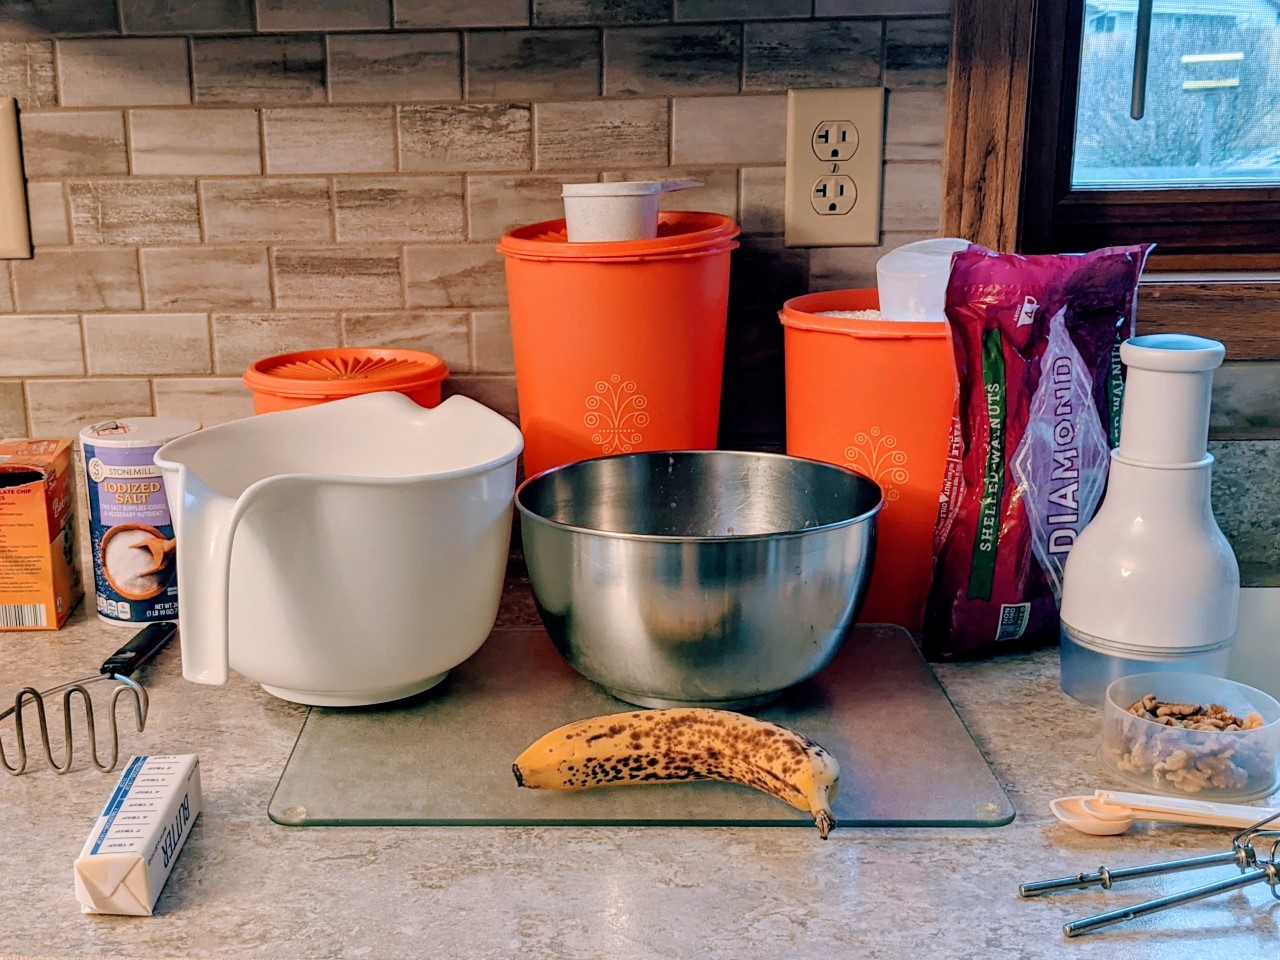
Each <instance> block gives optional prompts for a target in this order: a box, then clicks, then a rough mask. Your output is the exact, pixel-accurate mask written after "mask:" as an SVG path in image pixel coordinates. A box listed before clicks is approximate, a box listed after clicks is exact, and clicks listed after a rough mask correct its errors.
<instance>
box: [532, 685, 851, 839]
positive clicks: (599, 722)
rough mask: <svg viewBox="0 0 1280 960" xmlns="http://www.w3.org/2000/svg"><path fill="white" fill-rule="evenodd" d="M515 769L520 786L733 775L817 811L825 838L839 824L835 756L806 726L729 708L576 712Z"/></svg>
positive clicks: (538, 742) (552, 786)
mask: <svg viewBox="0 0 1280 960" xmlns="http://www.w3.org/2000/svg"><path fill="white" fill-rule="evenodd" d="M511 769H512V771H513V772H514V773H515V775H516V785H517V786H521V787H532V788H534V789H543V790H586V789H589V788H591V787H602V786H611V785H619V786H621V785H625V784H632V783H661V782H669V781H677V780H728V781H730V782H732V783H740V784H744V785H745V786H748V787H755V788H756V789H757V790H763V791H764V792H765V793H768V794H771V795H772V796H775V797H777V798H778V799H779V800H782V801H784V802H786V803H789V804H790V805H791V806H793V807H795V808H796V809H797V810H805V811H808V812H810V813H812V814H813V819H814V822H815V823H816V824H817V826H818V833H819V835H820V836H821V837H822V839H824V840H825V839H826V838H827V834H829V833H830V832H831V828H832V827H834V826H835V825H836V820H835V817H834V816H833V815H832V813H831V804H832V803H834V802H835V799H836V791H837V790H838V789H839V786H840V764H839V763H837V762H836V758H835V757H833V756H831V754H829V753H827V751H826V750H824V749H822V747H820V746H818V744H816V743H814V742H813V741H812V740H810V739H809V738H808V737H806V736H804V735H803V734H800V733H796V732H795V731H794V730H788V729H787V728H786V727H780V726H778V725H777V724H776V723H769V722H768V721H766V720H757V719H756V718H755V717H748V716H745V715H743V714H741V713H733V712H731V711H729V710H711V709H707V708H703V707H678V708H673V709H668V710H638V711H635V712H634V713H615V714H611V715H610V716H606V717H592V718H590V719H587V720H579V721H577V722H575V723H569V724H565V725H564V726H563V727H557V728H556V729H555V730H552V731H551V732H550V733H548V734H545V735H544V736H542V737H541V738H539V739H538V740H536V741H535V742H534V743H532V744H531V745H530V746H529V747H527V748H526V749H525V751H524V752H523V753H522V754H520V756H518V757H516V762H515V763H514V764H512V768H511Z"/></svg>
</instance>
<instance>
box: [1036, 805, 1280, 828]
mask: <svg viewBox="0 0 1280 960" xmlns="http://www.w3.org/2000/svg"><path fill="white" fill-rule="evenodd" d="M1086 802H1088V805H1086ZM1100 803H1101V802H1100V801H1099V800H1098V798H1096V797H1088V796H1084V797H1079V796H1077V797H1058V798H1057V799H1056V800H1050V801H1049V809H1050V811H1052V813H1053V815H1054V816H1055V817H1057V818H1058V819H1059V820H1060V821H1062V822H1063V823H1065V824H1066V825H1067V826H1069V827H1071V828H1073V829H1075V830H1079V831H1080V832H1081V833H1087V834H1090V835H1092V836H1095V837H1114V836H1118V835H1120V834H1122V833H1124V832H1125V831H1126V830H1128V829H1129V828H1130V827H1131V826H1133V825H1134V824H1135V823H1137V822H1138V821H1140V820H1144V821H1148V822H1154V823H1181V824H1186V825H1190V826H1203V827H1248V826H1252V825H1253V824H1254V823H1257V822H1258V821H1259V820H1261V819H1262V818H1263V817H1264V816H1266V814H1267V811H1266V810H1262V809H1258V810H1257V812H1256V813H1254V814H1250V815H1248V817H1247V818H1245V817H1241V816H1239V815H1236V816H1232V817H1228V816H1223V815H1217V816H1215V815H1213V814H1211V813H1199V814H1197V813H1189V812H1188V813H1171V812H1161V811H1157V810H1137V809H1134V808H1133V807H1128V806H1125V805H1123V804H1117V803H1111V802H1108V803H1106V804H1105V807H1106V808H1107V809H1106V811H1105V813H1104V814H1103V815H1099V814H1098V813H1095V812H1094V810H1099V809H1100V807H1099V806H1098V805H1099V804H1100ZM1091 807H1092V809H1090V808H1091Z"/></svg>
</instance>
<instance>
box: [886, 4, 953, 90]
mask: <svg viewBox="0 0 1280 960" xmlns="http://www.w3.org/2000/svg"><path fill="white" fill-rule="evenodd" d="M884 49H885V64H884V85H885V86H886V87H888V88H889V89H892V90H896V89H900V88H902V87H944V86H946V84H947V61H948V59H950V55H951V21H950V20H949V19H947V18H945V17H942V18H938V19H935V20H914V19H901V20H899V19H895V20H887V21H885V32H884Z"/></svg>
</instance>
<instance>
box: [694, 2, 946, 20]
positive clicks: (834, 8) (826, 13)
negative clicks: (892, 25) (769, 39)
mask: <svg viewBox="0 0 1280 960" xmlns="http://www.w3.org/2000/svg"><path fill="white" fill-rule="evenodd" d="M677 2H680V0H677ZM711 2H730V3H732V2H734V0H711ZM813 6H814V11H813V15H814V16H815V17H909V16H922V15H923V16H928V15H929V14H944V15H945V14H948V13H950V12H951V0H814V5H813Z"/></svg>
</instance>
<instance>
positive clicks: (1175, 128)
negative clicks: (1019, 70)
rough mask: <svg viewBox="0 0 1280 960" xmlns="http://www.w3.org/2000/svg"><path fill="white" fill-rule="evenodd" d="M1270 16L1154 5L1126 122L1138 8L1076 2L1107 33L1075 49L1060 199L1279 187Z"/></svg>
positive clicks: (1130, 3) (1212, 1)
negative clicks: (1066, 171)
mask: <svg viewBox="0 0 1280 960" xmlns="http://www.w3.org/2000/svg"><path fill="white" fill-rule="evenodd" d="M1104 10H1105V11H1107V12H1106V13H1105V14H1101V13H1099V12H1097V11H1104ZM1277 10H1280V2H1273V0H1157V2H1156V3H1154V4H1153V9H1152V17H1151V25H1150V31H1151V32H1150V39H1149V42H1148V44H1147V51H1148V59H1147V72H1146V87H1145V97H1144V104H1143V106H1144V110H1143V114H1142V117H1141V119H1137V120H1135V119H1134V118H1133V116H1132V115H1131V110H1130V106H1131V94H1132V91H1133V82H1134V80H1133V77H1134V50H1135V47H1136V46H1137V36H1138V29H1137V16H1138V2H1137V0H1086V3H1085V11H1086V13H1085V16H1086V17H1087V18H1089V19H1091V20H1092V21H1093V22H1096V21H1097V19H1099V18H1100V17H1101V18H1103V19H1106V20H1107V21H1109V22H1110V23H1111V24H1112V25H1113V29H1112V31H1111V32H1108V33H1105V34H1102V35H1099V34H1097V33H1093V32H1089V31H1086V32H1085V33H1084V34H1083V37H1082V40H1081V47H1080V71H1079V81H1078V83H1077V93H1076V114H1075V129H1074V141H1075V143H1074V150H1073V153H1072V159H1071V188H1072V189H1080V190H1097V189H1124V188H1134V189H1144V188H1157V189H1158V188H1161V187H1179V186H1187V187H1212V186H1241V187H1249V186H1275V185H1280V25H1277V23H1276V19H1275V16H1276V12H1277ZM1116 23H1119V24H1120V28H1119V30H1115V29H1114V25H1115V24H1116Z"/></svg>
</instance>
